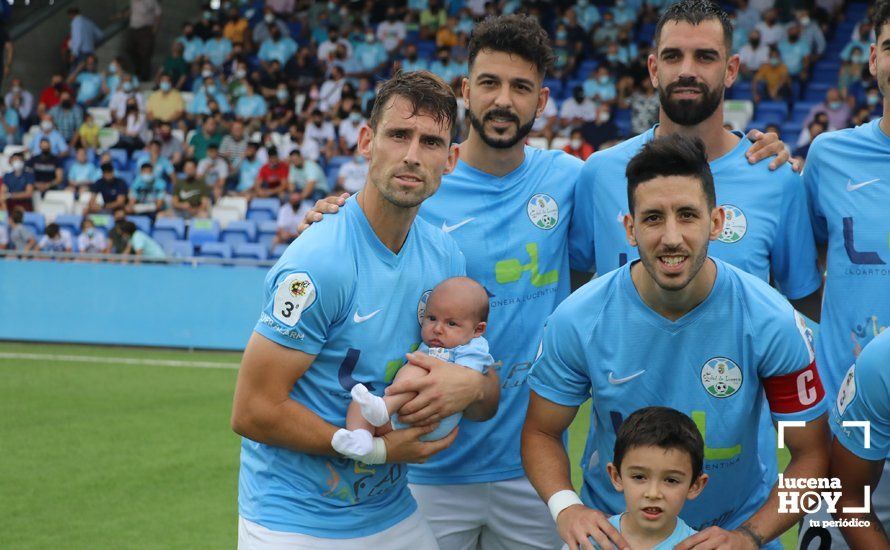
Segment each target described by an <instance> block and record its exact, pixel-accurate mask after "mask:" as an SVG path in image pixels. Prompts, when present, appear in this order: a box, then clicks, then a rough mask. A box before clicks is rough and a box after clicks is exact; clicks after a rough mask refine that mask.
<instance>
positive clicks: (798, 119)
mask: <svg viewBox="0 0 890 550" xmlns="http://www.w3.org/2000/svg"><path fill="white" fill-rule="evenodd" d="M817 104H818V102H813V101H798V102H797V103H795V104H794V109H792V110H791V119H790V120H789V122H794V123H796V124H803V121H804V119H805V118H807V115H808V114H810V109H812V108H813V105H817Z"/></svg>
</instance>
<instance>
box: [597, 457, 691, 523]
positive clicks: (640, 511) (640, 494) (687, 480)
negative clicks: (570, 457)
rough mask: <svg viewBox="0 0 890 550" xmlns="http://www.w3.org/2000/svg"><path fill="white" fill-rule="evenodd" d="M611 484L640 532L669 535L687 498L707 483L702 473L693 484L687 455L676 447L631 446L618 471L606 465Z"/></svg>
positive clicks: (612, 466) (629, 517)
mask: <svg viewBox="0 0 890 550" xmlns="http://www.w3.org/2000/svg"><path fill="white" fill-rule="evenodd" d="M607 468H608V471H609V476H610V477H611V478H612V485H613V486H614V487H615V489H616V490H618V491H620V492H622V493H624V501H625V503H626V504H627V516H626V517H627V518H628V519H629V520H630V521H631V522H632V523H633V524H634V525H635V526H636V527H637V528H638V529H640V530H641V531H647V532H650V533H652V534H653V535H654V534H656V533H659V534H661V533H662V532H663V533H664V536H668V535H670V533H671V532H672V531H673V529H674V527H675V525H676V522H675V519H676V518H677V516H678V515H680V510H682V509H683V504H685V503H686V500H687V499H690V500H691V499H693V498H695V497H697V496H698V495H699V493H701V491H702V489H704V486H705V483H707V477H708V476H707V474H702V475H701V476H699V478H698V479H697V480H695V482H694V483H693V480H692V463H691V460H690V458H689V455H688V454H687V453H685V452H683V451H680V450H678V449H663V448H661V447H654V446H645V447H632V448H630V449H628V451H627V452H626V453H625V455H624V460H623V461H622V463H621V471H620V472H619V471H618V470H617V469H616V468H615V466H614V465H613V464H612V463H609V465H608V466H607Z"/></svg>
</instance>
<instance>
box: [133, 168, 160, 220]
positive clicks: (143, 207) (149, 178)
mask: <svg viewBox="0 0 890 550" xmlns="http://www.w3.org/2000/svg"><path fill="white" fill-rule="evenodd" d="M166 206H167V183H166V182H165V181H164V180H163V179H162V178H159V177H157V176H156V175H155V172H154V167H153V166H152V165H151V163H148V162H147V163H145V164H143V165H142V166H140V167H139V175H138V176H136V178H134V179H133V184H132V185H131V186H130V193H129V197H128V201H127V213H128V214H148V215H155V214H157V213H158V212H163V211H164V209H165V208H166Z"/></svg>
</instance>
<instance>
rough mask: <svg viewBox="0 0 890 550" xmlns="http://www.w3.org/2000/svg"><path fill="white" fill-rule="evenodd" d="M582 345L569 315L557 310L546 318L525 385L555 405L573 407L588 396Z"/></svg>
mask: <svg viewBox="0 0 890 550" xmlns="http://www.w3.org/2000/svg"><path fill="white" fill-rule="evenodd" d="M582 350H583V347H582V342H581V341H580V338H579V337H578V334H577V332H576V331H575V329H574V327H572V326H571V323H570V319H568V318H567V316H566V315H564V314H562V313H561V312H560V311H559V310H557V311H556V312H554V314H553V315H551V316H550V318H549V319H548V320H547V324H546V325H545V326H544V337H543V339H542V340H541V345H540V347H539V348H538V356H537V358H535V362H534V364H533V365H532V368H531V371H530V372H529V375H528V385H529V387H530V388H531V389H533V390H534V391H535V393H537V394H538V395H540V396H541V397H543V398H544V399H547V400H548V401H552V402H553V403H556V404H557V405H564V406H566V407H577V406H579V405H581V403H584V401H586V400H587V399H588V398H589V397H590V377H589V376H588V374H587V369H586V362H585V360H584V354H583V351H582Z"/></svg>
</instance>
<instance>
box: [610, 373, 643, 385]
mask: <svg viewBox="0 0 890 550" xmlns="http://www.w3.org/2000/svg"><path fill="white" fill-rule="evenodd" d="M644 372H646V369H643V370H641V371H639V372H635V373H633V374H631V375H630V376H625V377H624V378H615V374H614V373H613V372H612V371H609V383H610V384H614V385H616V386H617V385H618V384H624V383H625V382H630V381H631V380H633V379H634V378H636V377H637V376H642V375H643V373H644Z"/></svg>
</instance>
